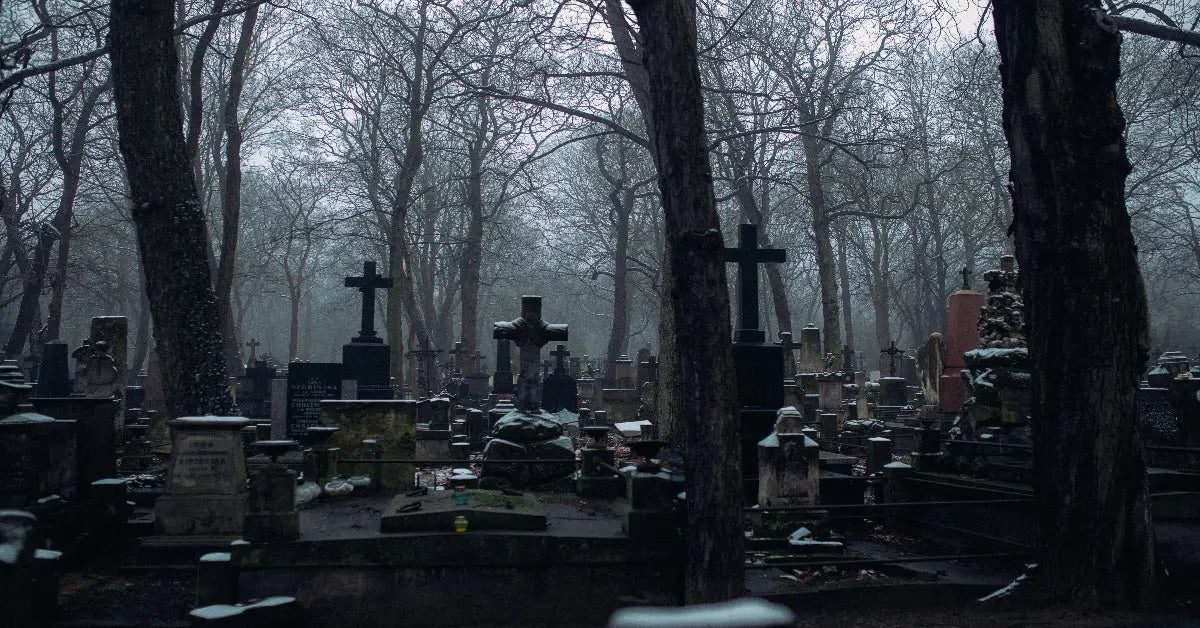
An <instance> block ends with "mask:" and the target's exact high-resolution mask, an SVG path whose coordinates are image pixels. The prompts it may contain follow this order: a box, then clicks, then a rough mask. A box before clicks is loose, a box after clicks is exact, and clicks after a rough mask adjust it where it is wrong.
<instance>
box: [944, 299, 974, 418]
mask: <svg viewBox="0 0 1200 628" xmlns="http://www.w3.org/2000/svg"><path fill="white" fill-rule="evenodd" d="M983 303H984V296H983V295H982V294H980V293H978V292H975V291H974V290H959V291H958V292H955V293H954V294H952V295H950V312H949V314H948V316H947V320H946V370H945V372H944V373H943V374H942V376H941V377H940V378H939V382H938V396H939V397H940V399H939V401H940V405H941V410H942V412H958V411H960V410H962V406H963V401H964V399H963V396H964V395H963V393H964V391H965V389H966V386H965V384H964V382H963V379H962V375H961V373H962V371H963V369H964V368H966V366H967V363H966V360H965V359H964V358H963V354H964V353H966V352H967V351H970V350H972V349H975V348H976V347H978V346H979V312H980V310H982V309H983Z"/></svg>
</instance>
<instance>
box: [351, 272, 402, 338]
mask: <svg viewBox="0 0 1200 628" xmlns="http://www.w3.org/2000/svg"><path fill="white" fill-rule="evenodd" d="M346 287H347V288H358V290H359V292H362V299H363V302H362V329H361V330H359V332H358V337H357V338H355V339H354V342H383V339H382V338H380V337H379V336H378V335H376V333H375V291H376V290H381V289H384V288H391V287H392V278H391V277H384V276H382V275H379V274H377V273H376V272H375V262H363V276H362V277H346Z"/></svg>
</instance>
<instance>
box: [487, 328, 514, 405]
mask: <svg viewBox="0 0 1200 628" xmlns="http://www.w3.org/2000/svg"><path fill="white" fill-rule="evenodd" d="M511 347H512V345H510V344H509V341H508V340H506V339H503V338H501V339H498V340H496V373H495V374H494V375H493V376H492V394H493V395H511V394H513V392H514V391H515V390H516V389H515V388H514V387H513V373H512V356H511V354H510V351H511Z"/></svg>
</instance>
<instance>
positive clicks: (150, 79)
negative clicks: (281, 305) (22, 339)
mask: <svg viewBox="0 0 1200 628" xmlns="http://www.w3.org/2000/svg"><path fill="white" fill-rule="evenodd" d="M174 27H175V21H174V15H173V7H172V5H171V4H169V3H163V2H157V1H155V0H112V4H111V11H110V16H109V46H110V51H111V52H110V55H111V58H112V72H113V87H114V96H115V100H116V108H117V129H118V132H119V137H120V147H121V155H122V157H124V160H125V166H126V172H127V176H128V178H129V190H130V196H131V201H132V203H131V207H132V212H133V221H134V226H135V228H136V230H137V237H138V247H139V249H140V251H141V256H142V265H143V267H144V268H145V270H146V292H147V297H148V298H149V300H150V309H151V313H152V316H153V321H154V334H155V339H156V341H157V343H156V344H157V346H158V349H159V350H160V351H161V356H160V357H161V358H162V363H163V374H164V384H165V386H164V388H165V391H166V396H167V410H168V412H170V414H171V416H175V417H178V416H186V415H209V414H216V415H221V414H230V413H231V412H232V411H233V404H232V402H231V400H230V397H229V391H228V388H227V376H226V373H227V371H226V370H225V361H224V360H223V359H222V354H221V332H220V327H219V326H220V318H219V315H218V312H217V300H216V295H215V294H214V293H213V287H212V276H211V273H210V270H209V266H208V261H207V257H206V253H205V249H206V248H207V242H208V237H207V232H206V231H205V226H204V213H203V211H202V210H201V208H200V200H199V197H198V195H197V193H196V182H195V180H194V179H193V177H192V173H191V169H190V166H189V160H188V155H187V152H186V150H185V142H184V138H183V134H182V132H181V129H182V128H183V121H182V115H181V112H180V104H179V98H178V89H177V80H178V73H177V69H178V64H179V59H178V57H177V55H176V51H175V46H174Z"/></svg>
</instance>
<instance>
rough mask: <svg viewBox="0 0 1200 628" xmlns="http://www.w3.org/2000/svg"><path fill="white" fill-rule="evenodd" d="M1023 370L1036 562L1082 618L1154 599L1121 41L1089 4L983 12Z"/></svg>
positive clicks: (1075, 0)
mask: <svg viewBox="0 0 1200 628" xmlns="http://www.w3.org/2000/svg"><path fill="white" fill-rule="evenodd" d="M994 7H995V9H994V12H995V27H996V39H997V42H998V45H999V49H1000V56H1001V66H1000V73H1001V79H1002V81H1003V86H1004V130H1005V135H1006V136H1007V138H1008V144H1009V151H1010V154H1011V156H1012V166H1011V171H1010V174H1009V177H1010V180H1011V182H1012V184H1013V190H1014V193H1013V199H1014V214H1015V216H1014V231H1015V240H1016V251H1017V259H1018V261H1019V262H1020V265H1021V282H1022V293H1023V296H1024V300H1025V320H1026V325H1027V329H1026V331H1027V336H1028V338H1029V352H1030V355H1031V357H1032V360H1033V394H1034V409H1033V412H1034V416H1033V425H1034V465H1035V471H1036V495H1037V501H1038V503H1039V508H1038V511H1037V512H1038V523H1039V529H1040V547H1039V549H1040V553H1041V557H1040V560H1039V563H1040V564H1041V568H1042V570H1043V573H1042V584H1043V586H1044V589H1045V592H1046V593H1048V594H1049V595H1050V597H1051V598H1052V599H1053V600H1055V601H1064V602H1068V603H1071V604H1073V605H1075V606H1077V607H1080V608H1083V609H1089V610H1090V609H1100V608H1110V607H1127V606H1133V607H1144V606H1146V605H1149V604H1151V603H1152V602H1153V601H1154V598H1155V591H1156V584H1155V569H1154V531H1153V528H1152V527H1151V520H1150V494H1149V490H1148V488H1147V481H1146V464H1145V460H1144V457H1143V452H1142V442H1141V436H1140V434H1139V430H1138V423H1137V407H1136V402H1135V395H1136V392H1137V384H1138V374H1139V371H1140V369H1141V366H1142V364H1143V363H1144V360H1145V359H1146V354H1147V318H1148V316H1147V311H1146V298H1145V293H1144V290H1143V286H1142V278H1141V272H1140V270H1139V268H1138V262H1137V248H1136V246H1135V245H1134V241H1133V235H1132V232H1131V229H1130V219H1129V214H1128V212H1127V211H1126V208H1125V197H1124V184H1125V178H1126V176H1127V175H1128V173H1129V170H1130V166H1129V162H1128V160H1127V158H1126V155H1125V142H1124V138H1123V131H1124V128H1125V120H1124V116H1123V115H1122V113H1121V109H1120V107H1119V105H1118V104H1117V100H1116V93H1115V86H1116V82H1117V78H1118V76H1119V75H1120V57H1119V54H1120V35H1119V33H1118V32H1117V29H1116V27H1115V25H1113V23H1112V22H1111V20H1109V19H1108V18H1107V17H1105V16H1104V15H1103V13H1102V11H1101V10H1100V3H1099V2H1097V1H1088V0H1041V1H1040V2H1036V3H1034V2H1020V1H1014V0H997V1H996V2H995V3H994Z"/></svg>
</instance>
